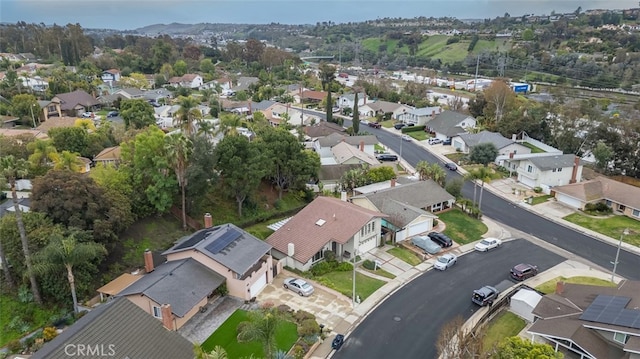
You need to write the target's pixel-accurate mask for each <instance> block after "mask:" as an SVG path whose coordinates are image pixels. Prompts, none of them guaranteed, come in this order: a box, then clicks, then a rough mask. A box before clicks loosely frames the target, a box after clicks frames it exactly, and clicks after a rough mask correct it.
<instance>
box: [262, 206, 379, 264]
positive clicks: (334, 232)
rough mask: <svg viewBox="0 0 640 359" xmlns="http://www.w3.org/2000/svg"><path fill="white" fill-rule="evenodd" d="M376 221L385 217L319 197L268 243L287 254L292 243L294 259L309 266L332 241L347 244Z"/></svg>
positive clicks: (278, 231) (273, 235)
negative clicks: (364, 227) (315, 256)
mask: <svg viewBox="0 0 640 359" xmlns="http://www.w3.org/2000/svg"><path fill="white" fill-rule="evenodd" d="M377 217H386V216H385V215H384V214H382V213H380V212H375V211H371V210H368V209H365V208H362V207H359V206H356V205H355V204H353V203H349V202H345V201H341V200H339V199H336V198H331V197H318V198H316V199H315V200H313V202H311V203H309V204H308V205H307V206H306V207H305V208H303V209H302V210H301V211H300V212H298V214H296V215H295V216H294V217H293V218H291V219H290V220H289V221H288V222H287V223H286V224H285V225H284V226H282V227H281V228H280V229H278V230H277V231H275V233H273V234H272V235H270V236H269V238H267V243H269V244H271V245H272V246H273V248H275V249H276V250H278V251H279V252H281V253H285V254H286V253H287V251H288V245H289V243H293V245H294V248H295V251H294V255H293V258H295V259H296V260H297V261H298V262H300V263H306V262H308V261H309V259H311V257H313V256H314V255H315V254H316V253H318V251H320V249H322V247H324V246H325V245H326V244H327V243H329V242H331V241H335V242H337V243H341V244H344V243H347V242H348V241H349V240H350V239H351V238H352V237H353V236H354V235H355V234H356V233H357V232H359V231H360V229H361V228H362V227H363V226H364V225H366V224H367V223H369V222H370V221H371V220H373V219H374V218H377ZM320 220H323V221H324V223H322V222H319V221H320ZM318 223H322V225H319V224H318Z"/></svg>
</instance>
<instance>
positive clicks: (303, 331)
mask: <svg viewBox="0 0 640 359" xmlns="http://www.w3.org/2000/svg"><path fill="white" fill-rule="evenodd" d="M318 333H320V326H319V325H318V323H317V322H316V320H315V319H305V320H303V321H302V322H301V323H300V324H299V325H298V335H299V336H301V337H305V336H307V335H313V334H318Z"/></svg>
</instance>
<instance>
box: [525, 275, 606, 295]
mask: <svg viewBox="0 0 640 359" xmlns="http://www.w3.org/2000/svg"><path fill="white" fill-rule="evenodd" d="M560 281H563V282H565V283H573V284H588V285H599V286H603V287H615V286H616V284H615V283H611V282H610V281H608V280H604V279H600V278H594V277H570V278H566V277H557V278H554V279H551V280H548V281H546V282H544V283H542V284H540V285H539V286H537V287H536V289H537V290H539V291H541V292H542V293H544V294H550V293H553V292H555V290H556V283H558V282H560Z"/></svg>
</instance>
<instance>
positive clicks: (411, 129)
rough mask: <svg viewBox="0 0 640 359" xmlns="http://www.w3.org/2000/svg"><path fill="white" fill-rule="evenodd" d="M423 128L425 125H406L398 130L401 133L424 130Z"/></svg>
mask: <svg viewBox="0 0 640 359" xmlns="http://www.w3.org/2000/svg"><path fill="white" fill-rule="evenodd" d="M424 128H425V126H406V127H403V128H402V129H401V130H400V132H402V133H407V132H424Z"/></svg>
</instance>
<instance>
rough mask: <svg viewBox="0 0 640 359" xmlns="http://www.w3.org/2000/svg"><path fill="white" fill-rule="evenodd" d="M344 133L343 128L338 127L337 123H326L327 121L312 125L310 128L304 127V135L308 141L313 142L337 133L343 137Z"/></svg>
mask: <svg viewBox="0 0 640 359" xmlns="http://www.w3.org/2000/svg"><path fill="white" fill-rule="evenodd" d="M346 131H347V130H346V129H345V128H344V127H342V126H340V125H338V124H337V123H333V122H327V121H320V122H317V123H315V124H313V125H312V126H305V127H304V134H305V136H306V137H308V138H309V139H310V140H315V139H318V138H320V137H325V136H329V135H331V134H333V133H338V134H340V135H341V136H345V135H346Z"/></svg>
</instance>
